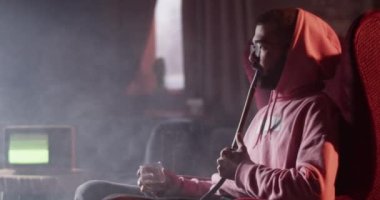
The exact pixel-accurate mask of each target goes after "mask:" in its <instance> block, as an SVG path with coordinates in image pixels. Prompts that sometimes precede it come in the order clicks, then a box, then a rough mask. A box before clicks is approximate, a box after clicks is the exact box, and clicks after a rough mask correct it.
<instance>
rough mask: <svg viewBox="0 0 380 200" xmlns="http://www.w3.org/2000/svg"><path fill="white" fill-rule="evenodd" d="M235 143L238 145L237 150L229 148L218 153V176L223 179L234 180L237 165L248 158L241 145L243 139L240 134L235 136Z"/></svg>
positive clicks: (242, 144) (243, 146)
mask: <svg viewBox="0 0 380 200" xmlns="http://www.w3.org/2000/svg"><path fill="white" fill-rule="evenodd" d="M237 135H238V137H237V138H236V142H237V144H238V148H237V149H231V148H229V147H226V148H224V149H223V150H222V151H221V152H220V157H219V158H218V160H217V164H218V167H217V169H218V172H219V175H220V176H221V177H223V178H226V179H230V180H235V173H236V169H237V167H238V165H239V164H240V162H242V161H243V160H244V159H246V158H248V153H247V148H246V147H245V145H244V143H243V139H242V137H241V135H240V134H237Z"/></svg>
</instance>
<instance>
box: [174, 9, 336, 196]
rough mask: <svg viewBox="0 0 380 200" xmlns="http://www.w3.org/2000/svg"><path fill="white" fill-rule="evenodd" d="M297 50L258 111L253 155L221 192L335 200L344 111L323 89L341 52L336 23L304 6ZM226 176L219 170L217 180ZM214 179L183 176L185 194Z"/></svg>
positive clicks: (248, 138) (250, 133)
mask: <svg viewBox="0 0 380 200" xmlns="http://www.w3.org/2000/svg"><path fill="white" fill-rule="evenodd" d="M298 10H299V12H298V17H297V22H296V27H295V33H294V36H293V37H294V38H293V43H292V46H291V50H290V51H289V53H288V57H287V61H286V65H285V67H284V70H283V73H282V76H281V79H280V81H279V84H278V86H277V88H276V89H275V90H273V91H272V93H271V97H270V101H269V103H268V105H267V106H265V107H263V108H262V109H260V110H259V111H258V113H257V114H256V116H255V118H254V119H253V120H252V122H251V124H250V126H249V128H248V130H247V132H246V134H245V137H244V143H245V145H246V147H247V151H248V154H249V157H250V159H247V160H245V161H243V162H242V163H241V164H240V165H239V166H238V169H237V171H236V174H235V181H232V180H227V181H226V182H225V183H224V184H223V186H222V187H221V189H220V190H219V194H223V195H228V196H232V197H235V198H236V197H251V198H256V199H271V200H272V199H289V200H296V199H300V200H311V199H334V198H335V189H334V182H335V177H336V172H337V168H338V154H337V149H336V148H337V135H338V119H339V118H338V117H339V112H338V110H337V108H336V107H335V105H334V104H333V103H332V101H331V100H330V98H328V97H327V95H325V94H324V93H322V89H323V80H326V79H330V78H332V76H333V75H334V71H335V66H336V65H337V63H338V62H339V56H340V54H341V48H340V43H339V40H338V37H337V35H336V34H335V32H334V31H333V30H332V29H331V27H330V26H329V25H328V24H326V23H325V22H324V21H322V20H321V19H320V18H319V17H317V16H315V15H313V14H311V13H309V12H307V11H304V10H302V9H298ZM219 179H220V177H219V176H218V175H217V174H214V175H213V177H212V183H213V184H215V183H216V182H217V181H218V180H219ZM210 186H211V185H210V182H208V181H199V180H197V179H193V180H192V181H189V180H187V179H181V191H182V194H184V195H190V196H199V195H201V194H203V193H204V192H205V191H207V190H208V189H209V187H210Z"/></svg>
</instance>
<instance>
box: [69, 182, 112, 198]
mask: <svg viewBox="0 0 380 200" xmlns="http://www.w3.org/2000/svg"><path fill="white" fill-rule="evenodd" d="M104 184H105V182H104V181H98V180H91V181H87V182H85V183H83V184H81V185H79V186H78V188H77V189H76V191H75V197H74V200H90V199H91V198H92V197H91V196H92V195H94V194H96V193H97V192H96V191H98V190H99V189H101V188H102V185H104Z"/></svg>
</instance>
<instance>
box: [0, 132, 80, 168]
mask: <svg viewBox="0 0 380 200" xmlns="http://www.w3.org/2000/svg"><path fill="white" fill-rule="evenodd" d="M4 142H5V144H4V147H5V150H4V153H5V155H4V158H5V162H4V164H5V168H10V169H14V170H15V171H17V172H26V173H32V172H39V173H59V172H65V171H70V170H72V169H73V168H75V131H74V128H73V127H71V126H10V127H6V128H5V129H4Z"/></svg>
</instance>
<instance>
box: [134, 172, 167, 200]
mask: <svg viewBox="0 0 380 200" xmlns="http://www.w3.org/2000/svg"><path fill="white" fill-rule="evenodd" d="M159 170H162V171H160V172H158V171H157V169H155V168H154V167H150V166H144V167H142V166H141V167H140V168H139V170H138V171H137V176H138V180H137V185H138V186H139V187H140V190H141V192H143V193H145V194H147V195H149V196H152V197H156V196H162V195H163V194H164V193H165V192H166V190H167V189H168V187H169V177H167V176H166V173H165V172H164V169H159Z"/></svg>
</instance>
